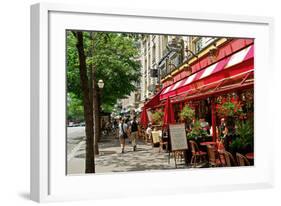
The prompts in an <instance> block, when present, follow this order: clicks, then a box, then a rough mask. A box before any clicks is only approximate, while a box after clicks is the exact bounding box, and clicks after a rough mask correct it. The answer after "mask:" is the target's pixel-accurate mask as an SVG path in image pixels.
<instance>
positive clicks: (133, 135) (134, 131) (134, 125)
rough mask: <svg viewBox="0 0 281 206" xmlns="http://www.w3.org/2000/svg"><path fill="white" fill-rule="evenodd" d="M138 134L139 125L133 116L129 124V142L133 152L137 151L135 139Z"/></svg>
mask: <svg viewBox="0 0 281 206" xmlns="http://www.w3.org/2000/svg"><path fill="white" fill-rule="evenodd" d="M138 134H139V124H138V122H137V120H136V116H134V118H133V120H132V122H131V142H132V146H133V151H136V149H137V137H138Z"/></svg>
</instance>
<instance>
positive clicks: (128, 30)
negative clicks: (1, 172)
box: [31, 3, 274, 202]
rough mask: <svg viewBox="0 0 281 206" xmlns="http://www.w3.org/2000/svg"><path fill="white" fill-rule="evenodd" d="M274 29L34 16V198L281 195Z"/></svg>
mask: <svg viewBox="0 0 281 206" xmlns="http://www.w3.org/2000/svg"><path fill="white" fill-rule="evenodd" d="M272 22H273V20H272V19H271V18H268V17H251V16H247V17H245V16H234V15H219V14H204V13H190V12H178V11H157V10H151V11H149V10H145V11H142V10H137V9H131V10H129V9H113V8H91V7H89V6H82V5H79V6H77V5H75V6H71V5H61V4H45V3H44V4H35V5H33V6H31V110H32V112H31V125H32V126H31V199H32V200H35V201H38V202H46V201H58V200H78V199H100V198H107V197H110V198H114V197H123V196H124V197H125V195H126V196H128V195H129V196H143V195H151V194H155V195H159V194H162V195H165V194H177V193H183V192H191V191H192V192H197V191H198V192H199V191H222V190H233V189H249V188H265V187H271V186H272V185H273V174H272V167H273V160H272V155H271V154H272V150H271V148H272V147H271V146H270V145H271V142H272V141H265V140H264V137H265V136H266V137H267V138H268V139H270V140H272V139H271V138H273V136H274V134H273V132H272V131H273V130H272V124H271V122H270V121H264V119H270V115H271V114H272V111H271V110H265V109H264V108H269V107H270V102H269V99H270V98H269V97H270V96H271V95H273V94H272V92H271V90H270V88H271V85H272V82H271V81H270V73H271V74H272V73H274V69H273V67H272V66H271V62H272V57H271V56H272V52H271V50H272V44H273V40H272V34H271V32H272V29H273V23H272ZM269 71H270V72H269ZM267 97H268V98H267ZM163 180H165V181H163ZM93 185H95V187H93ZM78 188H79V189H78ZM126 188H131V189H130V190H127V189H126ZM144 188H145V189H144ZM124 190H126V194H124V193H123V192H122V191H124Z"/></svg>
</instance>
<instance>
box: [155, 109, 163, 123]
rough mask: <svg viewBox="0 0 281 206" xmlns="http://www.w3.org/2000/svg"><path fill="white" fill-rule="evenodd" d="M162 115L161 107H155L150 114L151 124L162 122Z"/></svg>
mask: <svg viewBox="0 0 281 206" xmlns="http://www.w3.org/2000/svg"><path fill="white" fill-rule="evenodd" d="M163 117H164V112H163V111H162V110H161V109H157V110H156V111H155V112H154V113H153V114H152V120H153V124H156V125H162V124H163Z"/></svg>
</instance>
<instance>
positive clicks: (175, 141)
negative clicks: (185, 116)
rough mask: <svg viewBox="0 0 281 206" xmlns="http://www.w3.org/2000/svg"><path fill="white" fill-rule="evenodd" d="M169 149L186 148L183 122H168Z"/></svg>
mask: <svg viewBox="0 0 281 206" xmlns="http://www.w3.org/2000/svg"><path fill="white" fill-rule="evenodd" d="M169 131H170V140H171V147H172V148H171V150H172V151H178V150H187V149H188V144H187V139H186V133H185V125H184V124H169Z"/></svg>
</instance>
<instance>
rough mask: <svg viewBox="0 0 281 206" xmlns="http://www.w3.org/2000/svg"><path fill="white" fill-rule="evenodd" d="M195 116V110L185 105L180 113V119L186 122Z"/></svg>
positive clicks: (188, 122)
mask: <svg viewBox="0 0 281 206" xmlns="http://www.w3.org/2000/svg"><path fill="white" fill-rule="evenodd" d="M194 116H195V111H194V109H192V108H191V107H190V106H188V105H185V106H184V107H183V109H182V111H181V113H180V118H181V120H183V121H185V122H186V123H187V124H190V123H191V121H192V119H193V118H194Z"/></svg>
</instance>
